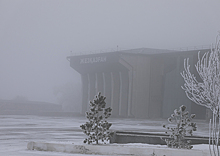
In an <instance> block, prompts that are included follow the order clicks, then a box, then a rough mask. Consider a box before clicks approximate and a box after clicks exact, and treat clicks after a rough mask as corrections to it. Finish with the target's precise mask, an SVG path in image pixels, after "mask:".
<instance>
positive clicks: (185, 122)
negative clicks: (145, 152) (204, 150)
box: [163, 105, 197, 149]
mask: <svg viewBox="0 0 220 156" xmlns="http://www.w3.org/2000/svg"><path fill="white" fill-rule="evenodd" d="M195 116H196V115H195V114H191V115H190V116H189V112H188V111H186V106H184V105H182V106H180V108H179V110H177V109H175V110H174V113H173V114H171V117H169V118H168V122H169V123H173V124H174V125H175V126H174V127H172V126H166V125H163V127H164V128H166V129H167V130H168V132H169V134H170V135H169V139H165V142H166V144H167V146H168V147H170V148H185V149H191V148H192V147H193V146H191V145H190V140H185V136H186V135H187V134H189V135H191V136H192V133H193V131H196V129H197V127H196V123H194V122H192V119H193V118H195ZM168 132H166V133H168Z"/></svg>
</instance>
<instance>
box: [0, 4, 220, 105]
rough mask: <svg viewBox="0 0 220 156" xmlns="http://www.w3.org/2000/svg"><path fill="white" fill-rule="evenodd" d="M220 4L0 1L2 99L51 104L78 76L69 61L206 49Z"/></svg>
mask: <svg viewBox="0 0 220 156" xmlns="http://www.w3.org/2000/svg"><path fill="white" fill-rule="evenodd" d="M219 6H220V1H219V0H216V1H214V0H213V1H207V0H193V1H192V0H179V1H175V0H172V1H171V0H166V1H165V0H160V1H159V0H157V1H154V0H89V1H88V0H42V1H39V0H16V1H14V0H1V1H0V99H13V98H14V97H16V96H24V97H26V98H28V99H29V100H36V101H45V102H54V103H56V102H57V101H56V97H55V96H54V94H53V88H54V87H56V86H60V85H64V84H67V83H74V84H75V86H77V87H76V88H75V89H76V91H80V85H79V84H80V75H79V74H78V73H77V72H76V71H74V70H73V69H72V68H71V67H70V66H69V62H68V61H67V59H66V57H67V56H69V55H71V51H72V53H73V54H79V53H83V52H90V51H100V50H105V51H112V50H115V49H116V48H117V46H118V48H119V50H120V49H130V48H142V47H146V48H161V49H172V48H181V47H190V46H200V45H210V44H211V43H214V42H215V37H216V35H217V33H218V31H219V30H220V20H219V19H220V10H219Z"/></svg>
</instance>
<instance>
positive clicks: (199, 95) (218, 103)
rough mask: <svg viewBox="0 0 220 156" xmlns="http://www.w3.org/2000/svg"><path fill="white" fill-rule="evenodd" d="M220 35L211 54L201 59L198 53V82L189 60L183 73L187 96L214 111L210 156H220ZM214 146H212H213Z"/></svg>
mask: <svg viewBox="0 0 220 156" xmlns="http://www.w3.org/2000/svg"><path fill="white" fill-rule="evenodd" d="M219 42H220V33H219V34H218V35H217V37H216V44H215V46H214V47H213V46H212V47H211V52H206V53H205V54H204V55H203V56H202V57H201V58H200V56H199V54H200V53H198V62H197V64H196V65H195V67H196V71H197V72H198V75H199V77H200V80H201V81H200V80H199V81H198V80H197V78H196V76H195V75H194V74H191V72H190V65H189V58H187V59H185V60H184V71H183V72H182V73H181V76H182V77H183V79H184V81H185V83H184V86H182V89H183V90H185V93H186V96H187V97H188V98H189V99H190V100H192V101H193V102H195V103H196V104H198V105H202V106H205V107H207V108H209V109H211V110H212V112H213V119H212V120H210V124H209V149H210V154H211V155H212V154H213V155H214V156H216V155H217V156H220V153H219V149H218V144H219V130H220V120H219V118H220V111H219V108H220V50H219V49H220V43H219ZM211 145H212V146H211Z"/></svg>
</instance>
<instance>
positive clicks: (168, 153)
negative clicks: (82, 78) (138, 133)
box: [27, 142, 209, 156]
mask: <svg viewBox="0 0 220 156" xmlns="http://www.w3.org/2000/svg"><path fill="white" fill-rule="evenodd" d="M27 148H28V149H29V150H38V151H55V152H65V153H79V154H99V155H136V156H152V155H153V154H154V156H177V155H178V156H186V155H190V156H208V155H209V151H208V150H196V149H191V150H185V149H171V148H166V147H159V146H147V145H132V144H130V145H126V144H123V145H122V144H107V145H75V144H61V143H43V142H29V143H28V144H27Z"/></svg>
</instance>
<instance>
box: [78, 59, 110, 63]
mask: <svg viewBox="0 0 220 156" xmlns="http://www.w3.org/2000/svg"><path fill="white" fill-rule="evenodd" d="M98 62H106V57H90V58H82V59H80V64H85V63H98Z"/></svg>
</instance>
